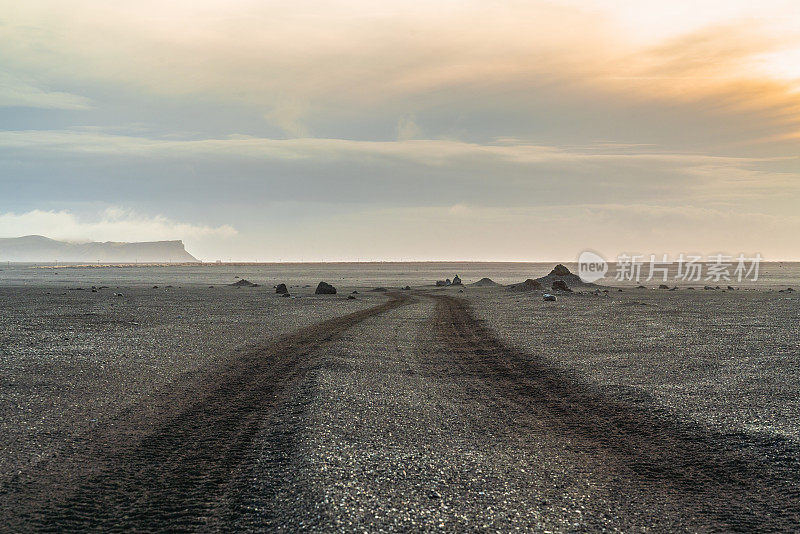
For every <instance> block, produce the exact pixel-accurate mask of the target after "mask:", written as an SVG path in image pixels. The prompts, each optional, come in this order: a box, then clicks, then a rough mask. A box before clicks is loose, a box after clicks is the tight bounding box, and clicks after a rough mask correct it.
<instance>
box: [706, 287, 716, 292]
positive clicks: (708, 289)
mask: <svg viewBox="0 0 800 534" xmlns="http://www.w3.org/2000/svg"><path fill="white" fill-rule="evenodd" d="M703 289H705V290H706V291H714V290H715V289H716V288H715V287H711V286H703Z"/></svg>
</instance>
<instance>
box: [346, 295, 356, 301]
mask: <svg viewBox="0 0 800 534" xmlns="http://www.w3.org/2000/svg"><path fill="white" fill-rule="evenodd" d="M347 300H356V298H355V297H354V296H353V295H347Z"/></svg>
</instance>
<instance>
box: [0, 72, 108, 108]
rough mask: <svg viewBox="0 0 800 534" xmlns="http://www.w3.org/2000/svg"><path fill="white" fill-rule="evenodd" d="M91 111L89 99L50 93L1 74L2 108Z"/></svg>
mask: <svg viewBox="0 0 800 534" xmlns="http://www.w3.org/2000/svg"><path fill="white" fill-rule="evenodd" d="M4 107H28V108H40V109H67V110H87V109H91V108H92V106H91V103H90V101H89V99H88V98H84V97H82V96H79V95H74V94H70V93H65V92H61V91H48V90H46V89H43V88H41V87H39V86H37V85H35V84H34V83H33V82H32V81H30V80H24V79H21V78H17V77H14V76H12V75H11V74H10V73H2V72H0V108H4Z"/></svg>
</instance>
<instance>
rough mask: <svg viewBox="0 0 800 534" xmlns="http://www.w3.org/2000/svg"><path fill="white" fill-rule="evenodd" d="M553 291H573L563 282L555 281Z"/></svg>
mask: <svg viewBox="0 0 800 534" xmlns="http://www.w3.org/2000/svg"><path fill="white" fill-rule="evenodd" d="M552 288H553V291H570V292H571V291H572V290H571V289H570V288H569V286H567V283H566V282H565V281H563V280H553V286H552Z"/></svg>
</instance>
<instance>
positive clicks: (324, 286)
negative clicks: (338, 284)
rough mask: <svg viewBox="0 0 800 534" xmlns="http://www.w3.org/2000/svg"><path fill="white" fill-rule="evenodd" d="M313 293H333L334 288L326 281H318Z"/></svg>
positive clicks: (334, 291) (334, 292)
mask: <svg viewBox="0 0 800 534" xmlns="http://www.w3.org/2000/svg"><path fill="white" fill-rule="evenodd" d="M314 294H315V295H335V294H336V288H335V287H333V286H332V285H330V284H329V283H327V282H320V283H319V285H318V286H317V289H316V290H315V291H314Z"/></svg>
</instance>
